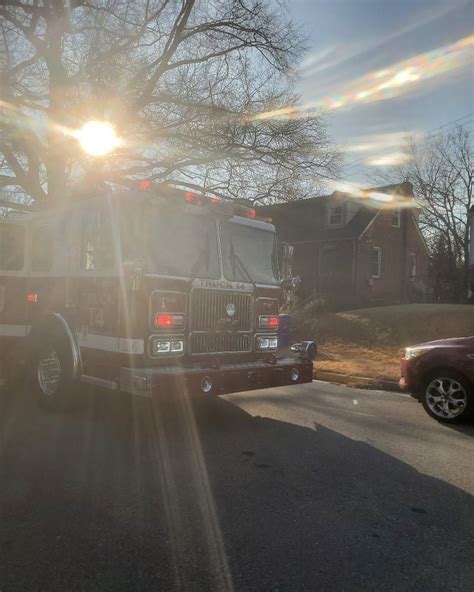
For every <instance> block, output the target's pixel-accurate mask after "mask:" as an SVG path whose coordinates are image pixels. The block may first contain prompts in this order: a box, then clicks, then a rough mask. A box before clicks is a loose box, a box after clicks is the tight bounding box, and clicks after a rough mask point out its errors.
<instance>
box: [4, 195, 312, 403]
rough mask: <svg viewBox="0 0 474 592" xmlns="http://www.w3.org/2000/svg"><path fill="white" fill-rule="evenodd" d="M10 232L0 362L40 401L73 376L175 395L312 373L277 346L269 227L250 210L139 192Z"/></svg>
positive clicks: (88, 202)
mask: <svg viewBox="0 0 474 592" xmlns="http://www.w3.org/2000/svg"><path fill="white" fill-rule="evenodd" d="M7 225H11V224H10V223H9V224H6V223H1V224H0V240H1V236H3V235H6V234H8V232H10V233H11V232H12V231H11V229H9V230H6V227H7ZM14 226H15V228H17V231H16V232H17V234H19V235H21V236H20V237H19V238H17V242H18V245H19V250H21V257H20V255H19V254H17V258H18V260H17V262H16V267H17V269H15V270H10V271H8V270H6V269H3V270H2V269H0V352H3V353H2V357H3V359H6V357H7V355H8V358H9V359H8V363H7V364H4V366H5V365H6V366H8V367H10V366H11V365H12V364H15V363H23V364H27V366H28V368H29V375H30V377H31V378H32V381H33V384H34V387H35V390H36V392H37V394H38V397H39V399H40V401H42V402H43V403H44V404H46V405H55V404H56V403H58V402H61V401H63V400H65V399H67V397H68V396H69V392H71V391H72V387H73V386H74V384H75V383H77V382H85V383H90V384H94V385H97V386H100V387H105V388H108V389H112V390H122V391H126V392H129V393H132V394H135V395H144V396H154V395H157V396H158V395H159V396H165V397H176V396H178V395H179V394H182V393H183V392H186V393H188V394H190V395H193V394H199V393H201V394H206V395H212V394H216V395H219V394H223V393H229V392H234V391H241V390H247V389H258V388H265V387H272V386H280V385H285V384H297V383H301V382H309V381H311V380H312V360H311V359H310V358H311V357H312V355H310V354H308V352H309V350H308V348H299V347H295V348H293V349H294V350H295V353H292V352H289V351H288V350H287V351H285V352H283V351H282V350H281V348H279V344H278V326H279V301H280V298H281V288H280V278H279V271H278V261H277V246H276V237H275V229H274V227H273V225H272V224H271V223H269V222H268V221H265V220H259V219H257V218H256V216H255V211H254V210H253V209H250V208H246V207H243V206H240V205H237V204H234V203H232V202H225V201H223V200H221V199H219V198H217V197H206V196H203V195H200V194H196V193H192V192H186V191H181V190H177V189H172V188H166V189H163V188H154V187H150V188H148V190H147V191H134V190H132V191H129V192H109V193H106V194H101V195H97V196H94V197H87V198H83V199H75V200H74V201H71V202H69V203H65V204H64V205H62V206H60V207H57V208H54V209H48V210H42V211H39V212H36V213H32V214H28V215H23V216H21V217H19V219H18V220H17V221H15V223H14ZM18 229H20V230H18ZM22 237H23V238H22ZM20 258H21V262H20V261H19V259H20ZM20 263H21V267H20ZM4 267H5V266H4ZM10 267H11V265H10ZM2 294H3V297H2ZM2 302H3V307H2V306H1V305H2Z"/></svg>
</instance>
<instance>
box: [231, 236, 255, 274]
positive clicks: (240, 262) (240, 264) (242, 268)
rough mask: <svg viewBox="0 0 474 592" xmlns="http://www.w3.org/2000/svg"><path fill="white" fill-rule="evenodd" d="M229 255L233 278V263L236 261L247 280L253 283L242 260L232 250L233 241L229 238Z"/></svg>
mask: <svg viewBox="0 0 474 592" xmlns="http://www.w3.org/2000/svg"><path fill="white" fill-rule="evenodd" d="M229 257H230V259H231V260H232V267H233V269H232V272H233V275H234V278H235V264H236V263H238V264H239V266H240V269H241V271H243V273H244V274H245V275H246V276H247V281H248V282H250V283H251V284H254V281H253V279H252V276H251V275H250V273H249V271H248V269H247V268H246V267H245V264H244V262H243V261H242V259H241V258H240V257H239V256H238V255H237V254H236V253H235V250H234V242H233V241H232V239H230V251H229Z"/></svg>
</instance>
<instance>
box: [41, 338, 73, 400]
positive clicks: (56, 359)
mask: <svg viewBox="0 0 474 592" xmlns="http://www.w3.org/2000/svg"><path fill="white" fill-rule="evenodd" d="M30 366H31V382H32V388H33V391H34V394H35V396H36V399H37V402H38V404H39V405H40V407H42V408H44V409H47V410H51V411H54V410H63V409H67V408H70V407H71V406H72V403H73V401H74V400H75V395H76V386H77V385H76V383H75V381H74V380H73V362H72V356H71V352H70V348H69V344H68V342H67V339H66V338H65V337H64V336H61V335H57V334H55V333H49V334H48V333H46V334H43V335H42V336H41V339H38V340H36V343H35V344H34V346H33V351H32V356H31V364H30Z"/></svg>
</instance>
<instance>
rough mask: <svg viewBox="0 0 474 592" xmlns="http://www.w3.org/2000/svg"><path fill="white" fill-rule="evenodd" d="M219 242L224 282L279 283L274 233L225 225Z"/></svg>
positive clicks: (222, 226)
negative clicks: (226, 280)
mask: <svg viewBox="0 0 474 592" xmlns="http://www.w3.org/2000/svg"><path fill="white" fill-rule="evenodd" d="M221 240H222V259H223V265H224V276H225V277H226V279H228V280H231V281H241V282H257V283H262V284H276V283H277V282H278V264H277V263H278V262H277V255H276V241H275V234H274V233H273V232H271V231H268V230H261V229H259V228H255V227H253V226H245V225H243V224H238V223H233V222H228V223H224V224H222V225H221Z"/></svg>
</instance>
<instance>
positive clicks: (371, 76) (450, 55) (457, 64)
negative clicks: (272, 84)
mask: <svg viewBox="0 0 474 592" xmlns="http://www.w3.org/2000/svg"><path fill="white" fill-rule="evenodd" d="M473 45H474V35H470V36H468V37H464V38H462V39H459V40H458V41H456V42H455V43H452V44H450V45H446V46H443V47H439V48H438V49H434V50H432V51H428V52H426V53H422V54H419V55H417V56H415V57H413V58H410V59H408V60H404V61H401V62H398V63H396V64H394V65H392V66H391V67H389V68H384V69H383V70H378V71H376V72H369V73H368V74H366V75H365V76H364V77H362V78H358V79H355V80H352V81H350V82H348V83H347V84H343V85H341V86H339V87H338V88H336V89H335V92H334V94H333V95H332V96H328V97H325V98H322V99H319V100H316V101H310V102H307V103H304V104H302V105H298V106H292V107H286V108H282V109H274V110H271V111H266V112H264V113H257V114H255V115H253V116H249V117H247V120H262V119H278V118H280V119H291V118H298V117H308V116H310V115H313V114H314V112H316V111H334V110H336V109H343V108H348V107H351V106H354V105H358V104H367V103H372V102H377V101H384V100H387V99H392V98H394V97H397V96H399V95H401V94H403V93H406V92H408V91H410V90H412V89H415V88H418V87H419V85H420V83H422V82H424V81H427V80H430V79H432V78H435V77H441V76H443V75H445V74H447V73H448V72H451V71H454V70H461V69H463V68H467V67H470V66H471V64H472V54H471V50H472V46H473Z"/></svg>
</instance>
